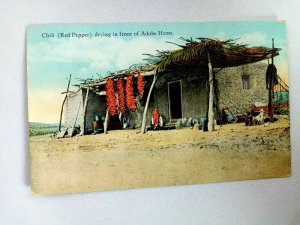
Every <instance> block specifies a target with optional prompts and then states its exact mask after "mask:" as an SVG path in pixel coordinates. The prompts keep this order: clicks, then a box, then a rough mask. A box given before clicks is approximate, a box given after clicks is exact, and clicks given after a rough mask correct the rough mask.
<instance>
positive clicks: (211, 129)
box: [207, 52, 214, 131]
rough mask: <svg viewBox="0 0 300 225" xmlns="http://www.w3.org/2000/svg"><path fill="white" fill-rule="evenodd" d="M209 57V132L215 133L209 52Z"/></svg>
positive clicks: (212, 84)
mask: <svg viewBox="0 0 300 225" xmlns="http://www.w3.org/2000/svg"><path fill="white" fill-rule="evenodd" d="M207 56H208V73H209V78H208V82H209V102H208V131H214V79H213V70H212V65H211V60H210V54H209V52H207Z"/></svg>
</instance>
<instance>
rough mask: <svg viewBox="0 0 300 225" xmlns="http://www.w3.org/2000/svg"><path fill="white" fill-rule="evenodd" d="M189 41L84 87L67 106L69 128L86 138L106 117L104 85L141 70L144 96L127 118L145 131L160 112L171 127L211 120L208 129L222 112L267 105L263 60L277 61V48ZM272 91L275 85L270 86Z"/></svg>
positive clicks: (203, 40) (240, 110)
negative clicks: (178, 122)
mask: <svg viewBox="0 0 300 225" xmlns="http://www.w3.org/2000/svg"><path fill="white" fill-rule="evenodd" d="M199 40H200V41H193V40H185V41H186V42H187V44H186V46H181V48H180V49H178V50H175V51H169V52H159V54H158V55H156V56H152V55H149V62H150V64H145V65H143V66H140V67H138V68H133V69H132V68H131V69H129V70H125V71H120V72H118V73H116V74H112V75H111V76H109V77H106V78H103V79H98V80H93V81H90V82H88V83H85V84H82V85H81V86H80V88H79V91H77V92H76V93H75V94H71V93H69V94H68V97H67V101H66V103H65V105H64V113H65V126H66V127H69V126H74V125H77V124H78V125H80V129H81V131H82V133H84V132H86V130H88V129H91V128H92V121H93V120H94V118H95V116H97V115H98V116H100V117H106V119H105V121H108V120H107V118H108V116H109V115H108V111H107V108H106V96H105V83H106V80H107V79H108V78H112V79H117V78H119V77H122V78H123V79H124V80H126V76H127V74H128V73H131V74H136V73H137V71H139V72H140V73H141V74H142V76H143V77H144V81H145V93H144V96H143V97H142V98H137V102H138V104H137V109H136V110H135V112H130V111H128V110H127V112H126V113H125V114H126V116H127V117H128V118H130V119H131V121H134V122H133V123H134V124H135V127H141V132H142V133H144V132H145V131H146V127H147V126H148V125H149V124H150V121H151V112H152V109H153V108H157V109H158V110H159V112H160V114H161V115H163V116H164V117H165V119H166V120H167V122H174V121H176V120H178V119H180V118H197V119H199V118H201V117H202V116H205V115H207V116H208V122H209V130H210V131H213V130H214V128H213V120H214V119H215V118H217V117H218V115H217V114H218V111H219V110H220V109H221V108H223V107H225V106H228V107H229V108H230V109H231V110H232V111H233V112H235V113H237V114H239V113H242V112H245V111H244V110H246V109H247V108H248V107H249V106H251V105H252V104H253V103H254V102H263V103H265V104H267V103H268V102H269V100H270V97H269V91H270V90H268V89H266V70H267V67H268V65H267V64H264V63H261V62H259V61H262V60H265V59H269V58H272V57H275V56H277V55H278V54H279V53H278V51H279V49H276V48H272V49H270V48H265V47H252V48H247V47H246V46H245V45H239V44H236V43H234V42H233V41H232V40H228V41H219V40H212V39H207V38H200V39H199ZM270 86H272V85H270Z"/></svg>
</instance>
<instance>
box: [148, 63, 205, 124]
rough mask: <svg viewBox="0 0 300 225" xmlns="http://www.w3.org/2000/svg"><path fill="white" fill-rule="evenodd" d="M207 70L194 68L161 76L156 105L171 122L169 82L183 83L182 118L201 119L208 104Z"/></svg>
mask: <svg viewBox="0 0 300 225" xmlns="http://www.w3.org/2000/svg"><path fill="white" fill-rule="evenodd" d="M207 74H208V72H207V70H203V69H199V68H193V69H185V70H178V71H172V72H170V73H166V74H163V75H161V76H160V75H159V77H158V80H157V82H156V85H155V88H154V105H153V107H157V108H158V110H159V112H160V114H161V115H163V116H164V117H165V118H166V119H167V121H168V122H169V121H170V115H169V100H168V82H173V81H181V85H182V90H181V91H182V117H185V118H189V117H191V118H200V117H202V116H204V115H205V114H206V111H207V104H208V89H207V87H206V86H207V79H208V78H207V77H208V76H207Z"/></svg>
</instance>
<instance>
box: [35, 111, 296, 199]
mask: <svg viewBox="0 0 300 225" xmlns="http://www.w3.org/2000/svg"><path fill="white" fill-rule="evenodd" d="M289 131H290V128H289V120H288V118H287V117H285V116H282V117H280V118H279V120H278V121H277V122H275V123H271V124H270V126H264V125H257V126H251V127H247V126H245V125H244V124H243V123H237V124H227V125H223V126H217V130H216V131H214V132H203V131H201V130H193V129H191V128H185V129H180V130H162V131H148V132H147V133H146V134H140V133H138V130H116V131H109V133H108V134H97V135H86V136H80V137H73V138H64V139H57V138H54V137H50V136H36V137H30V138H29V144H30V161H31V187H32V191H33V193H35V194H60V193H73V192H86V191H97V190H111V189H128V188H137V187H150V186H166V185H182V184H195V183H208V182H220V181H234V180H245V179H258V178H272V177H286V176H289V175H290V173H291V152H290V136H289V135H290V133H289Z"/></svg>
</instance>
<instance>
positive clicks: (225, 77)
mask: <svg viewBox="0 0 300 225" xmlns="http://www.w3.org/2000/svg"><path fill="white" fill-rule="evenodd" d="M267 66H268V65H267V64H265V63H262V62H259V63H253V64H248V65H244V66H238V67H231V68H225V69H222V70H221V71H220V72H219V73H217V74H216V79H217V81H218V87H219V91H220V95H219V96H220V99H219V106H220V109H222V108H224V107H225V106H227V107H229V109H230V110H231V111H232V112H234V113H235V114H243V113H245V112H246V111H247V109H248V108H249V107H251V105H252V104H254V103H255V102H262V103H264V104H268V89H267V88H266V80H265V79H266V70H267ZM243 75H247V76H249V85H250V86H249V89H243V82H242V76H243Z"/></svg>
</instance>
